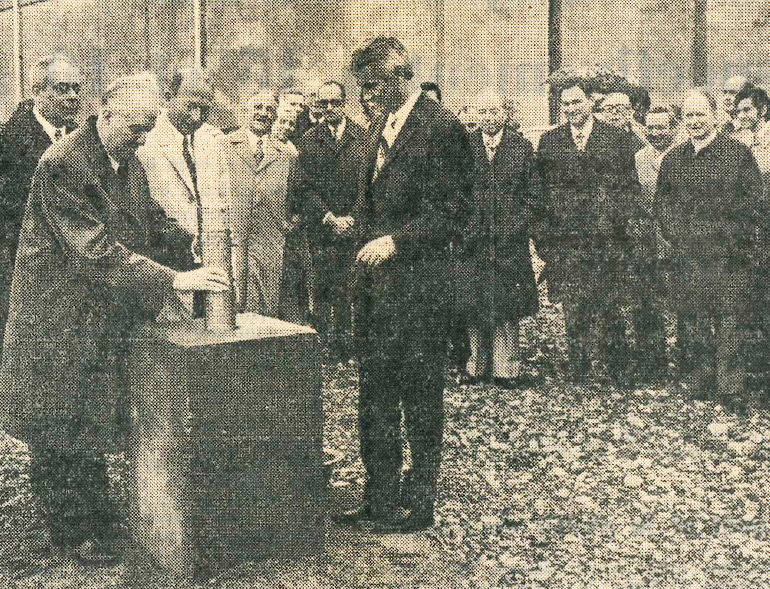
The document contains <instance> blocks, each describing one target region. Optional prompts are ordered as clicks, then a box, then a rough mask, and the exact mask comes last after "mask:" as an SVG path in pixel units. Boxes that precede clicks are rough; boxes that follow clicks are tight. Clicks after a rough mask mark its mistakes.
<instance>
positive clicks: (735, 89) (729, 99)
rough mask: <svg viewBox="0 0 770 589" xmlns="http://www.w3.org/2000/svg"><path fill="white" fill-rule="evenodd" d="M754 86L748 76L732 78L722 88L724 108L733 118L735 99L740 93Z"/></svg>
mask: <svg viewBox="0 0 770 589" xmlns="http://www.w3.org/2000/svg"><path fill="white" fill-rule="evenodd" d="M752 86H753V84H752V83H751V82H749V79H748V78H747V77H746V76H731V77H729V78H728V79H727V81H726V82H725V83H724V86H722V108H723V109H724V111H725V112H726V113H728V114H729V115H730V116H731V117H732V116H735V106H736V105H735V97H736V96H737V95H738V93H739V92H743V91H745V90H748V89H749V88H751V87H752Z"/></svg>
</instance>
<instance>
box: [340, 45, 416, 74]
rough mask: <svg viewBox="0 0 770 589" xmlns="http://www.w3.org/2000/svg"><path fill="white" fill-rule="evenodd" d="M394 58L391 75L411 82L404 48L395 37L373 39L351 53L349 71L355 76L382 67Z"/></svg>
mask: <svg viewBox="0 0 770 589" xmlns="http://www.w3.org/2000/svg"><path fill="white" fill-rule="evenodd" d="M394 57H395V62H396V63H395V64H394V65H393V75H395V76H400V77H402V78H404V79H406V80H411V79H412V77H413V76H414V70H413V69H412V64H411V63H410V62H409V54H408V53H407V51H406V47H404V44H403V43H401V41H399V40H398V39H396V38H395V37H384V36H380V37H375V38H374V39H372V40H370V41H368V42H367V43H366V44H365V45H364V46H363V47H359V48H358V49H356V50H355V51H354V52H353V57H352V58H351V60H350V69H351V71H352V72H353V73H354V74H356V73H359V72H361V71H363V70H364V69H366V68H368V67H372V66H383V65H385V64H387V63H388V61H390V60H392V59H393V58H394Z"/></svg>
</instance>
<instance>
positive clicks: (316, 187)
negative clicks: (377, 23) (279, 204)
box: [292, 81, 365, 360]
mask: <svg viewBox="0 0 770 589" xmlns="http://www.w3.org/2000/svg"><path fill="white" fill-rule="evenodd" d="M346 98H347V95H346V92H345V87H344V86H343V85H342V84H340V83H339V82H335V81H330V82H326V83H325V84H324V85H322V86H321V87H320V88H319V89H318V104H319V106H321V107H323V109H324V110H323V115H322V118H323V123H322V124H320V125H318V126H317V127H315V128H314V129H311V130H310V131H309V132H308V133H307V134H305V136H304V137H303V138H302V142H301V144H300V155H299V158H298V160H297V168H296V178H295V183H294V189H293V191H292V192H293V199H294V201H295V202H296V206H297V208H298V211H299V213H300V215H301V216H302V221H303V225H304V227H305V228H306V229H307V232H308V237H309V239H310V251H311V256H312V260H313V298H314V301H315V312H314V315H315V318H316V327H317V329H318V331H319V333H321V334H322V336H324V337H325V338H326V339H327V342H328V345H329V352H330V354H331V356H332V357H333V358H334V359H337V360H347V359H348V358H349V357H350V355H351V352H352V350H351V349H350V342H349V341H348V339H349V337H348V334H349V333H350V330H351V328H352V324H351V312H350V302H351V301H350V293H349V292H348V278H349V275H350V271H351V266H352V263H353V257H354V251H353V248H354V247H355V242H354V239H353V226H354V220H353V217H352V214H353V207H354V206H355V203H356V195H357V187H358V168H359V166H360V160H361V157H362V155H363V141H364V135H365V131H364V130H363V129H362V128H361V127H360V126H359V125H357V124H356V123H355V122H353V121H352V120H350V118H348V117H347V115H346V114H345V110H344V109H345V101H346Z"/></svg>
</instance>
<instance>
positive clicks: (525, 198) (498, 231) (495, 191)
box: [457, 129, 543, 323]
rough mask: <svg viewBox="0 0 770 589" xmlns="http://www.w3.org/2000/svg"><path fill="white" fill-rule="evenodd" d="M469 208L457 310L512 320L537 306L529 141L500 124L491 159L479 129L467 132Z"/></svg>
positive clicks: (538, 200)
mask: <svg viewBox="0 0 770 589" xmlns="http://www.w3.org/2000/svg"><path fill="white" fill-rule="evenodd" d="M470 141H471V147H472V149H473V154H474V160H475V173H474V180H475V182H474V190H473V194H474V211H473V214H472V216H471V221H470V223H469V224H468V228H467V230H466V233H465V235H464V237H463V241H462V243H461V248H460V251H461V253H460V260H461V262H460V265H459V274H458V281H457V284H458V295H459V296H458V306H459V308H458V310H459V311H460V312H461V313H465V314H467V315H469V317H470V318H471V319H472V320H474V321H478V320H489V319H491V320H492V323H496V322H498V321H505V320H517V319H520V318H522V317H527V316H529V315H533V314H534V313H536V312H537V308H538V298H537V286H536V284H535V274H534V270H533V269H532V256H531V255H530V252H529V239H530V237H531V235H532V231H533V227H534V222H535V220H536V219H538V218H539V217H540V216H541V215H542V214H543V211H542V206H543V203H542V190H541V187H540V182H539V176H538V174H537V171H536V166H535V152H534V149H533V148H532V144H531V143H530V142H529V141H528V140H527V139H525V138H524V137H522V136H521V135H520V134H518V133H516V132H515V131H512V130H510V129H506V130H505V131H504V133H503V137H502V139H501V141H500V144H499V145H498V147H497V150H496V151H495V154H494V157H493V158H492V161H490V160H489V157H488V155H487V151H486V148H485V146H484V140H483V137H482V133H481V131H476V132H474V133H473V134H472V135H471V140H470Z"/></svg>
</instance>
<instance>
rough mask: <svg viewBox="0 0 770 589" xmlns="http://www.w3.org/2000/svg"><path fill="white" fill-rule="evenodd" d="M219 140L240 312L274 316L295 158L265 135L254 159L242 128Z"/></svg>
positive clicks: (278, 294)
mask: <svg viewBox="0 0 770 589" xmlns="http://www.w3.org/2000/svg"><path fill="white" fill-rule="evenodd" d="M221 143H222V145H223V148H224V150H223V152H224V154H225V159H226V161H227V164H228V174H229V179H230V199H231V210H230V215H231V223H232V229H233V243H234V244H235V245H236V246H237V249H235V250H234V255H235V256H236V259H235V260H234V266H235V287H236V289H238V291H239V297H238V300H239V301H241V310H243V311H247V312H253V313H261V314H264V315H268V316H270V317H277V316H278V315H279V314H280V311H281V304H280V303H281V301H280V295H281V278H282V275H283V266H284V251H285V246H286V232H287V230H288V209H287V191H288V180H289V174H290V173H291V170H292V167H293V165H294V163H295V161H296V156H294V155H292V154H291V153H290V152H289V151H287V150H286V148H285V147H284V146H283V145H282V144H281V143H280V142H279V141H273V140H271V139H269V138H268V139H266V140H265V147H264V150H263V151H264V155H263V157H262V158H261V159H260V160H259V161H257V159H256V158H255V155H254V152H253V150H252V148H251V145H250V144H249V137H248V133H247V132H246V130H245V129H244V128H241V129H238V130H237V131H235V132H233V133H231V134H229V135H225V136H224V137H223V138H222V140H221Z"/></svg>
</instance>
